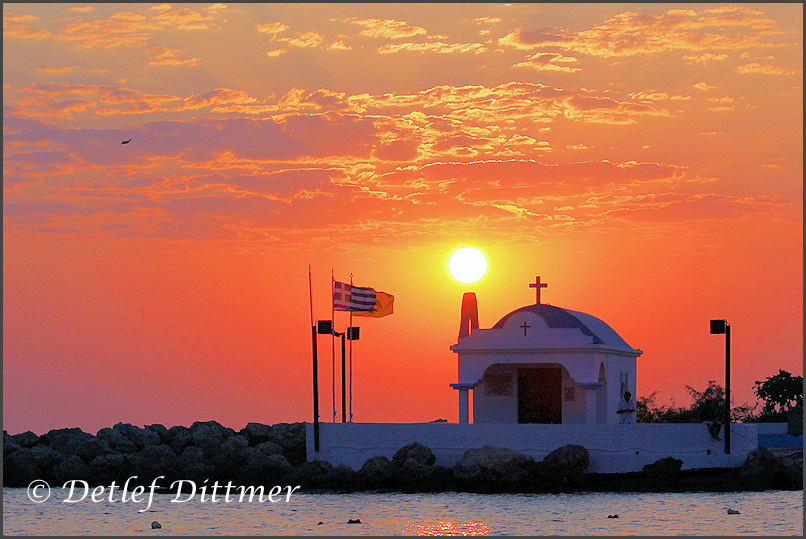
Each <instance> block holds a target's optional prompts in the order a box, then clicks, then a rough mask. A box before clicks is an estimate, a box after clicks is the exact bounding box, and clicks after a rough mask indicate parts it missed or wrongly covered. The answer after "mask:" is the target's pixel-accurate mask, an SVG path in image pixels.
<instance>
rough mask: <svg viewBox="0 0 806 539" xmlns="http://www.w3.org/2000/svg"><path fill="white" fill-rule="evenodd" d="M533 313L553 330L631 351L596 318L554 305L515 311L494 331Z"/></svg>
mask: <svg viewBox="0 0 806 539" xmlns="http://www.w3.org/2000/svg"><path fill="white" fill-rule="evenodd" d="M526 312H528V313H532V314H535V315H537V316H539V317H540V318H542V319H543V321H544V322H545V324H546V326H548V327H549V328H551V329H573V328H576V329H579V330H580V331H581V332H582V333H584V334H585V335H588V336H590V337H591V339H592V341H593V344H601V345H605V346H607V347H612V348H617V349H630V350H632V347H631V346H630V345H629V344H627V342H626V341H625V340H624V339H622V338H621V336H620V335H619V334H618V333H616V331H615V330H614V329H613V328H611V327H610V326H608V325H607V324H606V323H605V322H603V321H602V320H600V319H598V318H596V317H595V316H592V315H589V314H586V313H582V312H579V311H572V310H570V309H563V308H561V307H555V306H554V305H545V304H542V303H541V304H536V305H527V306H525V307H521V308H520V309H515V310H514V311H512V312H511V313H509V314H507V315H506V316H504V317H503V318H501V320H499V321H498V322H497V323H496V324H495V325H494V326H493V327H492V329H501V328H503V327H504V324H505V323H506V322H507V320H508V319H509V318H510V317H513V316H516V315H518V314H520V313H526Z"/></svg>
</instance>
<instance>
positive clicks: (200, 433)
mask: <svg viewBox="0 0 806 539" xmlns="http://www.w3.org/2000/svg"><path fill="white" fill-rule="evenodd" d="M234 433H235V431H234V430H232V429H227V428H225V427H223V426H222V425H220V424H219V423H217V422H216V421H205V422H200V421H197V422H195V423H193V425H192V426H191V427H190V436H191V438H192V440H193V445H195V446H197V447H200V448H201V450H202V451H204V456H205V457H207V458H208V459H213V458H215V457H217V456H218V454H219V453H220V452H221V446H222V445H223V444H224V440H225V439H226V438H228V437H229V436H232V435H233V434H234ZM174 441H176V440H174Z"/></svg>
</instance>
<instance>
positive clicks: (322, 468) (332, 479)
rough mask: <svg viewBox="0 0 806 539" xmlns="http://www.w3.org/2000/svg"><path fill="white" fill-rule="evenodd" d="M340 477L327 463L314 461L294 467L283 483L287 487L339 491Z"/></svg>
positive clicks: (340, 485)
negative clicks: (295, 486) (294, 486)
mask: <svg viewBox="0 0 806 539" xmlns="http://www.w3.org/2000/svg"><path fill="white" fill-rule="evenodd" d="M340 479H341V476H340V475H339V473H338V472H337V471H336V470H335V469H334V468H333V465H332V464H331V463H329V462H327V461H323V460H319V459H314V460H312V461H310V462H303V463H302V464H300V465H298V466H294V468H293V469H292V470H291V472H290V473H289V474H288V475H287V476H286V478H285V482H287V483H288V484H289V485H300V486H301V487H303V488H312V489H340V488H341V487H342V484H341V483H340V481H339V480H340Z"/></svg>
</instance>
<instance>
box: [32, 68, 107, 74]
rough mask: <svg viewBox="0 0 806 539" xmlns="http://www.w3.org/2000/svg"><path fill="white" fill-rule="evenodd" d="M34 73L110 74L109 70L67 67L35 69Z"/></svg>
mask: <svg viewBox="0 0 806 539" xmlns="http://www.w3.org/2000/svg"><path fill="white" fill-rule="evenodd" d="M34 71H41V72H42V73H54V74H58V73H88V74H100V73H108V72H109V70H108V69H92V68H85V67H79V66H65V67H35V68H34Z"/></svg>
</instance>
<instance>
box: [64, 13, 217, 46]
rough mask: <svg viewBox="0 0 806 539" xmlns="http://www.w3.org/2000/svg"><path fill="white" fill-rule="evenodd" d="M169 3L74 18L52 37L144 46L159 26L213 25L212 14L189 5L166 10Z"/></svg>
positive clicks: (93, 43)
mask: <svg viewBox="0 0 806 539" xmlns="http://www.w3.org/2000/svg"><path fill="white" fill-rule="evenodd" d="M165 6H167V7H168V9H170V6H169V5H168V4H162V5H160V6H155V7H154V8H152V9H155V8H156V9H155V11H162V12H161V13H158V14H156V15H153V16H150V17H147V16H145V15H140V14H138V13H132V12H128V11H124V12H119V13H115V14H113V15H110V16H109V17H108V18H106V19H97V20H94V21H87V22H77V23H73V24H70V25H68V26H66V27H65V28H63V29H62V30H61V31H60V32H59V33H57V34H56V35H55V36H54V37H55V38H56V39H62V40H66V41H72V42H74V43H75V45H76V47H78V48H93V47H103V48H113V47H119V46H122V45H123V46H129V47H137V46H146V45H147V44H148V43H149V41H150V40H151V36H152V34H153V33H154V32H156V31H158V30H165V29H170V30H206V29H209V28H211V27H212V23H213V21H214V20H215V17H214V16H213V15H203V14H201V13H199V12H196V11H192V10H190V9H180V10H178V11H165V10H164V7H165Z"/></svg>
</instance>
